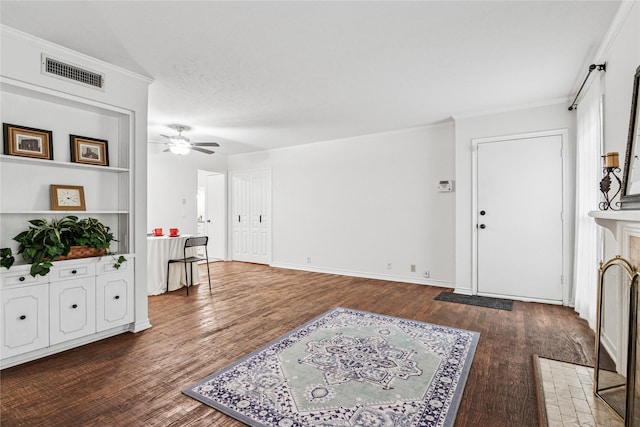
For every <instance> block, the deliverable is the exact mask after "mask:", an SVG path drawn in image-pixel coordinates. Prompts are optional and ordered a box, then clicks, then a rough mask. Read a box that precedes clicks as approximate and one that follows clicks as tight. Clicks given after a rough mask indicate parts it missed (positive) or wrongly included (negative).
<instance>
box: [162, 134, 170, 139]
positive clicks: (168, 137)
mask: <svg viewBox="0 0 640 427" xmlns="http://www.w3.org/2000/svg"><path fill="white" fill-rule="evenodd" d="M160 136H161V137H163V138H167V139H171V137H170V136H169V135H163V134H160Z"/></svg>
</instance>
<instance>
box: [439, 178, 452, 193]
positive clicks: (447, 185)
mask: <svg viewBox="0 0 640 427" xmlns="http://www.w3.org/2000/svg"><path fill="white" fill-rule="evenodd" d="M436 189H437V190H438V191H439V192H441V193H446V192H449V191H453V181H452V180H450V179H447V180H443V181H438V185H437V186H436Z"/></svg>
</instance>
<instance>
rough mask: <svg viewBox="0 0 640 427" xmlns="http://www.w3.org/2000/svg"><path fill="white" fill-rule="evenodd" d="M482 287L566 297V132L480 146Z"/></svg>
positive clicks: (486, 291) (528, 296) (490, 292)
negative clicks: (564, 201) (564, 241)
mask: <svg viewBox="0 0 640 427" xmlns="http://www.w3.org/2000/svg"><path fill="white" fill-rule="evenodd" d="M476 154H477V158H476V159H477V171H476V172H477V176H476V195H477V203H476V206H477V212H476V223H477V228H476V233H477V239H476V242H477V262H476V266H477V272H476V274H477V293H478V294H479V295H485V296H497V297H507V298H515V299H524V300H536V301H547V302H555V303H558V302H562V300H563V290H562V281H563V221H562V214H563V181H562V180H563V162H562V135H548V136H539V137H523V138H518V139H501V140H494V141H491V140H483V142H479V143H478V144H477V150H476Z"/></svg>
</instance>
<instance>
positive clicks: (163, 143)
mask: <svg viewBox="0 0 640 427" xmlns="http://www.w3.org/2000/svg"><path fill="white" fill-rule="evenodd" d="M147 144H162V145H167V144H168V143H167V142H157V141H147Z"/></svg>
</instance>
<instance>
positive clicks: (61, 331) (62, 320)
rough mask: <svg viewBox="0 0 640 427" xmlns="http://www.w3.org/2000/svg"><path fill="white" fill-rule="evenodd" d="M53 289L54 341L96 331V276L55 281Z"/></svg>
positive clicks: (52, 341)
mask: <svg viewBox="0 0 640 427" xmlns="http://www.w3.org/2000/svg"><path fill="white" fill-rule="evenodd" d="M50 291H51V298H50V312H51V324H50V341H51V344H57V343H60V342H64V341H68V340H71V339H74V338H79V337H82V336H85V335H88V334H92V333H94V332H95V331H96V321H95V304H96V302H95V298H96V297H95V295H96V294H95V277H89V278H83V279H74V280H65V281H62V282H54V283H52V284H51V289H50Z"/></svg>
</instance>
